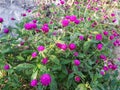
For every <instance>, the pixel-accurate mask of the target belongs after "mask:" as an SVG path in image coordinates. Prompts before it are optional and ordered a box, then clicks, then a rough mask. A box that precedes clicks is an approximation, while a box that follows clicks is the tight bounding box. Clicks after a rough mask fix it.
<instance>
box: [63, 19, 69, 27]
mask: <svg viewBox="0 0 120 90" xmlns="http://www.w3.org/2000/svg"><path fill="white" fill-rule="evenodd" d="M69 23H70V22H69V20H67V19H63V20H62V26H63V27H66V26H68V25H69Z"/></svg>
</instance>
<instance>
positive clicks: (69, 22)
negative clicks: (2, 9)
mask: <svg viewBox="0 0 120 90" xmlns="http://www.w3.org/2000/svg"><path fill="white" fill-rule="evenodd" d="M117 3H118V2H117V1H116V0H110V1H109V2H105V1H104V0H88V1H86V0H80V1H76V2H74V4H73V5H72V6H67V4H66V3H65V2H64V1H63V0H61V1H60V4H59V5H57V6H56V5H54V4H52V5H50V6H49V8H47V9H46V8H45V7H44V8H39V7H38V9H37V10H35V11H33V12H32V13H33V14H34V13H36V12H40V15H39V16H38V17H32V18H31V17H27V16H26V15H22V16H23V17H24V18H23V20H22V21H21V22H20V23H17V24H16V27H8V28H5V29H4V30H3V32H4V34H5V35H4V36H3V37H1V38H0V48H1V49H0V62H1V63H0V84H1V85H0V87H1V88H2V90H21V89H23V90H34V89H35V90H119V89H120V81H119V80H117V76H118V69H119V64H118V63H117V61H115V60H114V58H115V55H114V54H113V49H114V47H119V46H120V39H119V38H120V34H119V33H120V31H119V29H120V26H119V18H118V15H117V13H116V11H115V10H116V9H115V8H119V7H117ZM110 5H111V7H110ZM113 5H114V6H113ZM112 6H113V7H114V8H113V7H112ZM118 6H119V3H118ZM29 13H30V11H29ZM2 22H4V19H2V18H0V23H2ZM13 33H14V35H15V36H13Z"/></svg>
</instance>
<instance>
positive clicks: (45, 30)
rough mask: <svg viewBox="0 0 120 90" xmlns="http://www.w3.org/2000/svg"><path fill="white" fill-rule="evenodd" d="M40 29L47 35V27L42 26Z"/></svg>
mask: <svg viewBox="0 0 120 90" xmlns="http://www.w3.org/2000/svg"><path fill="white" fill-rule="evenodd" d="M41 29H42V31H43V32H44V33H48V32H49V26H47V25H43V26H42V28H41Z"/></svg>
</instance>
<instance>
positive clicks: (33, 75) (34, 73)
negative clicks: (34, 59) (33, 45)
mask: <svg viewBox="0 0 120 90" xmlns="http://www.w3.org/2000/svg"><path fill="white" fill-rule="evenodd" d="M37 74H38V70H36V71H35V72H33V74H32V76H31V80H33V79H36V77H37Z"/></svg>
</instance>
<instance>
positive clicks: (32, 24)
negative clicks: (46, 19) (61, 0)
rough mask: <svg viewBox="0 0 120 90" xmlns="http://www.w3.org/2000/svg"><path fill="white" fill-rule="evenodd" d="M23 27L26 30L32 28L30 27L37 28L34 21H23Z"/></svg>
mask: <svg viewBox="0 0 120 90" xmlns="http://www.w3.org/2000/svg"><path fill="white" fill-rule="evenodd" d="M24 28H25V29H26V30H32V29H35V28H37V25H36V23H25V24H24Z"/></svg>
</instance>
